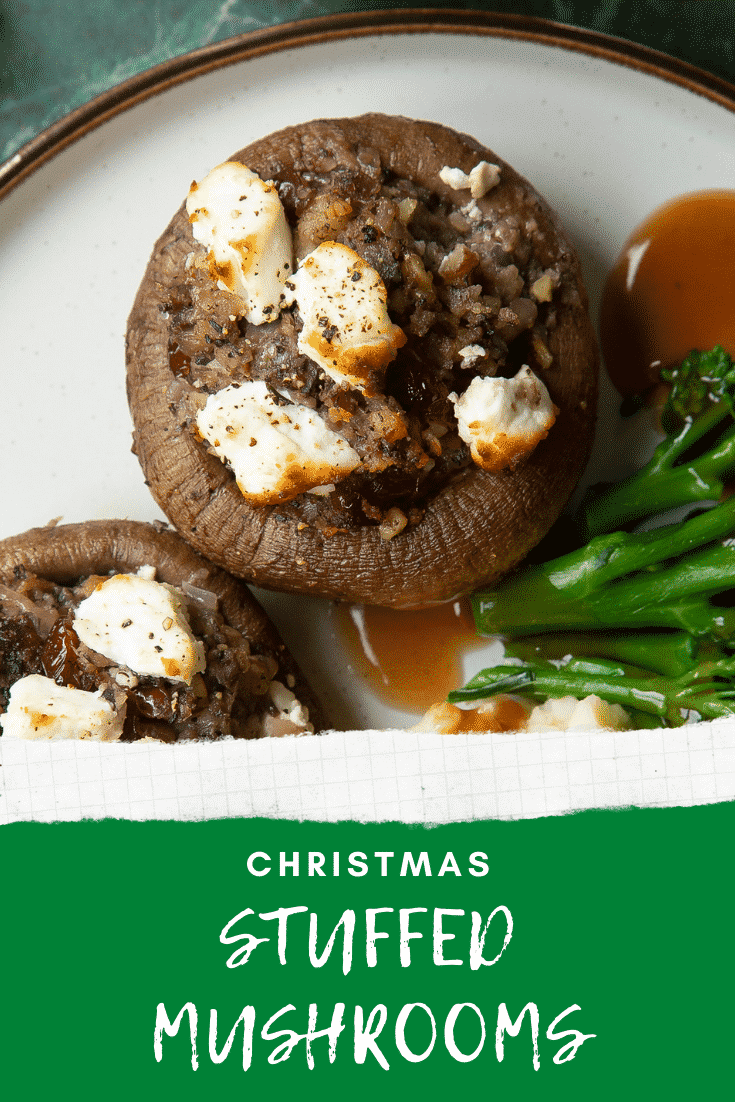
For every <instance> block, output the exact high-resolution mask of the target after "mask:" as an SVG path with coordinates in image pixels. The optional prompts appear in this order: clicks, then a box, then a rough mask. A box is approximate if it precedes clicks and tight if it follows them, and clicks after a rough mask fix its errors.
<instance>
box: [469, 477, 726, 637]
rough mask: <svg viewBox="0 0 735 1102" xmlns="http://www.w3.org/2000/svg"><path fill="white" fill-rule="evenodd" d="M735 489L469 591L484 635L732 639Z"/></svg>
mask: <svg viewBox="0 0 735 1102" xmlns="http://www.w3.org/2000/svg"><path fill="white" fill-rule="evenodd" d="M734 531H735V498H731V499H730V500H729V501H726V502H723V504H722V505H718V506H715V507H714V508H712V509H709V510H708V511H707V512H704V513H701V514H699V515H698V516H695V517H692V518H691V519H690V520H688V521H685V522H683V523H681V524H678V525H673V524H672V525H667V526H666V527H663V528H656V529H654V530H653V531H650V532H638V533H634V534H630V533H627V532H613V533H611V534H610V535H606V536H596V537H595V538H594V539H592V540H590V542H589V543H588V544H586V546H585V547H583V548H581V549H580V550H579V551H572V552H570V553H569V554H567V555H562V556H561V557H560V558H557V559H552V561H551V562H547V563H541V564H539V565H537V566H532V567H528V568H526V569H521V570H520V571H519V572H518V573H516V574H515V575H513V576H511V577H510V578H509V579H507V580H506V581H505V582H504V583H503V584H501V585H500V586H499V587H498V589H496V590H493V591H482V590H480V591H478V592H477V593H475V594H474V596H473V597H472V609H473V613H474V616H475V624H476V627H477V630H478V632H479V633H480V634H481V635H512V636H522V635H529V634H536V633H539V632H546V631H557V630H565V631H570V630H573V631H589V630H595V629H601V628H616V629H630V628H675V629H679V630H684V631H687V632H689V633H690V634H691V635H694V636H710V637H713V638H719V639H727V638H729V637H730V636H731V635H732V634H733V633H734V632H735V608H728V607H722V606H720V605H717V604H715V603H713V599H715V598H717V597H719V596H720V595H722V594H724V593H726V592H727V591H729V590H731V589H732V588H733V586H735V546H733V543H734V542H735V541H733V540H731V539H729V538H728V537H729V536H730V535H731V533H732V532H734Z"/></svg>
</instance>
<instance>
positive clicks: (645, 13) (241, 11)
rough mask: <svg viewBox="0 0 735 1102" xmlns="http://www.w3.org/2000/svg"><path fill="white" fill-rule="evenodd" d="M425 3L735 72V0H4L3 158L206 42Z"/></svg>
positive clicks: (724, 73) (0, 37) (728, 75)
mask: <svg viewBox="0 0 735 1102" xmlns="http://www.w3.org/2000/svg"><path fill="white" fill-rule="evenodd" d="M426 7H453V8H455V9H464V10H478V9H481V10H487V11H502V12H517V13H523V14H529V15H536V16H544V17H546V18H548V19H553V20H556V21H558V22H560V23H568V24H573V25H576V26H579V27H586V28H590V29H593V30H596V31H602V32H604V33H606V34H611V35H617V36H619V37H621V38H628V39H632V40H633V41H635V42H639V43H642V44H644V45H647V46H651V47H653V48H655V49H658V50H663V51H664V52H666V53H669V54H673V55H674V56H676V57H679V58H681V59H683V60H685V61H689V62H692V63H693V64H695V65H699V66H701V67H702V68H704V69H707V70H709V71H710V72H712V73H715V74H717V75H718V76H721V77H724V78H725V79H727V80H731V81H733V82H735V0H638V2H633V0H607V2H605V3H599V2H598V3H589V2H587V3H585V2H582V0H535V2H530V3H524V4H522V3H504V2H503V0H490V2H486V3H482V2H480V0H474V2H472V0H470V2H468V3H453V4H451V3H449V2H448V0H445V2H444V3H443V4H431V3H428V2H427V0H418V2H416V3H412V2H403V3H400V2H397V0H354V2H353V3H344V2H340V0H295V2H291V3H287V2H284V0H274V2H272V3H265V2H257V0H69V2H68V3H61V2H60V0H0V60H1V66H2V69H1V73H2V93H3V95H2V101H3V102H2V108H1V109H0V161H2V160H4V159H6V158H7V157H9V156H11V155H12V154H13V153H14V152H15V151H16V150H17V149H18V148H19V147H20V146H21V145H23V144H24V143H25V142H27V141H29V140H30V139H31V138H33V137H34V136H35V135H36V134H37V133H38V132H39V131H40V130H42V129H43V128H44V127H46V126H48V125H49V124H50V123H52V122H55V121H56V120H57V119H59V118H61V117H62V116H63V115H65V114H66V113H67V112H68V111H71V110H72V109H73V108H75V107H79V106H80V105H81V104H83V103H86V102H87V101H88V100H90V99H92V98H93V97H94V96H95V95H97V94H98V93H100V92H103V91H105V90H106V89H108V88H110V87H112V86H113V85H115V84H117V83H119V82H120V81H122V80H125V79H126V78H127V77H130V76H134V75H135V74H137V73H139V72H142V71H143V70H144V69H148V68H150V67H151V66H153V65H157V64H159V63H160V62H162V61H166V60H167V59H169V58H171V57H176V56H178V55H180V54H183V53H186V52H187V51H189V50H192V49H195V48H196V47H198V46H204V45H207V44H208V43H211V42H217V41H219V40H221V39H223V38H228V37H230V36H231V35H236V34H242V33H243V32H247V31H249V30H255V29H258V28H261V27H270V26H273V25H275V24H279V23H284V22H287V21H290V20H297V19H309V18H313V17H315V16H320V15H328V14H330V13H332V12H354V11H361V10H387V9H391V8H406V9H408V8H426Z"/></svg>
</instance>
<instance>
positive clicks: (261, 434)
mask: <svg viewBox="0 0 735 1102" xmlns="http://www.w3.org/2000/svg"><path fill="white" fill-rule="evenodd" d="M197 427H198V429H199V432H200V433H201V434H202V436H203V437H204V439H205V440H206V441H207V442H208V443H209V444H210V446H211V448H212V450H213V451H214V453H215V455H217V456H219V458H220V459H224V460H226V461H227V462H228V463H229V465H230V467H231V468H232V470H233V472H234V475H235V479H236V481H237V485H238V487H239V489H240V492H241V493H242V495H243V496H244V497H245V498H246V499H247V500H248V501H249V502H251V503H253V504H254V505H266V504H268V503H269V502H276V501H288V500H290V499H291V498H293V497H296V495H297V494H300V493H303V492H305V491H308V490H312V491H313V492H315V493H323V492H325V491H326V488H327V486H328V485H329V484H333V483H334V482H337V481H338V480H339V479H341V478H344V477H345V476H346V475H348V474H349V473H350V471H352V470H354V469H355V467H357V465H358V464H359V462H360V457H359V455H358V454H357V452H356V451H354V450H353V449H352V448H351V447H350V445H349V444H348V443H347V442H346V441H345V440H343V439H342V437H341V436H338V435H337V433H336V432H332V430H331V429H329V428H327V426H326V424H325V423H324V421H323V420H322V418H321V417H320V416H319V415H318V413H316V412H315V411H314V410H312V409H309V408H308V407H307V406H299V405H294V404H289V405H279V404H278V403H277V402H276V399H275V398H274V396H273V394H272V393H271V392H270V391H269V390H268V387H267V386H266V384H265V383H264V382H263V381H262V380H260V379H258V380H251V381H249V382H245V383H242V384H240V385H239V386H238V385H233V386H229V387H226V388H225V389H224V390H220V391H218V392H217V393H216V394H211V395H210V396H209V398H208V399H207V404H206V405H205V407H204V409H203V410H200V412H199V413H198V414H197Z"/></svg>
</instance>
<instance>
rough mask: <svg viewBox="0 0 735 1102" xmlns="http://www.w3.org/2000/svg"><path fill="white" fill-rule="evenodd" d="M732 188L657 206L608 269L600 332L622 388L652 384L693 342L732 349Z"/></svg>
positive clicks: (734, 251) (734, 253)
mask: <svg viewBox="0 0 735 1102" xmlns="http://www.w3.org/2000/svg"><path fill="white" fill-rule="evenodd" d="M733 256H735V191H724V190H723V191H698V192H692V193H691V194H688V195H682V196H680V197H679V198H678V199H673V200H671V202H669V203H666V204H665V205H664V206H662V207H659V208H658V209H657V210H655V211H654V212H653V213H652V214H651V215H649V217H648V218H647V219H646V220H645V222H642V223H641V225H640V226H638V227H637V228H636V229H635V230H634V231H633V232H632V233H631V235H630V236H629V237H628V239H627V241H626V242H625V244H624V245H623V248H622V249H621V252H620V256H619V257H618V260H617V261H616V264H615V267H614V268H613V269H612V271H611V272H610V275H609V276H608V279H607V283H606V286H605V291H604V295H603V299H602V313H601V318H600V337H601V343H602V352H603V357H604V360H605V365H606V367H607V370H608V372H609V375H610V378H611V379H612V381H613V383H614V384H615V386H616V388H617V389H618V390H619V391H620V393H621V394H623V395H630V394H638V393H641V392H643V391H645V390H648V389H649V388H650V387H651V386H653V385H654V384H655V383H656V382H657V381H658V376H659V371H660V369H661V367H666V366H669V365H673V364H676V363H678V362H680V361H681V360H682V359H683V358H684V357H685V356H686V355H687V353H688V352H690V351H691V349H693V348H698V349H707V348H712V347H713V346H714V345H716V344H721V345H722V346H723V347H724V348H725V350H726V351H727V352H729V353H730V354H731V355H733V354H735V308H734V307H733V301H734V300H735V265H734V264H733Z"/></svg>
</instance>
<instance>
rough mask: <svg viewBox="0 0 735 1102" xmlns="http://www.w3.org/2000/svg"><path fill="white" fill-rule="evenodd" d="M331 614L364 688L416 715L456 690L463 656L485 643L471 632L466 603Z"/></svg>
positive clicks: (355, 608)
mask: <svg viewBox="0 0 735 1102" xmlns="http://www.w3.org/2000/svg"><path fill="white" fill-rule="evenodd" d="M335 616H336V618H337V623H338V630H339V632H340V635H341V638H342V639H343V641H344V644H345V647H346V650H347V653H348V655H349V659H350V662H351V663H352V665H353V666H354V668H355V671H356V672H357V673H358V674H359V675H360V677H361V678H362V679H363V680H364V682H365V683H366V684H367V686H368V687H369V688H370V689H371V690H372V692H373V693H375V695H376V696H377V697H379V698H380V699H381V700H383V701H385V703H386V704H390V705H391V706H393V707H394V708H400V709H403V710H405V711H409V712H415V713H416V715H420V714H421V713H423V712H425V711H426V710H427V709H428V708H429V707H430V706H431V705H432V704H435V703H436V702H437V701H439V700H444V699H445V698H446V695H447V693H448V692H450V691H451V690H452V689H457V688H459V687H460V685H461V683H462V669H461V657H462V654H463V653H464V652H466V651H468V650H471V649H475V648H477V647H483V646H486V645H487V639H484V638H481V637H478V636H477V634H476V632H475V625H474V621H473V619H472V611H471V609H470V604H469V601H468V600H462V601H454V602H451V603H448V604H442V605H435V606H433V607H431V608H424V609H416V610H409V611H397V610H396V609H390V608H376V607H372V606H368V605H337V606H336V612H335Z"/></svg>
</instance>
